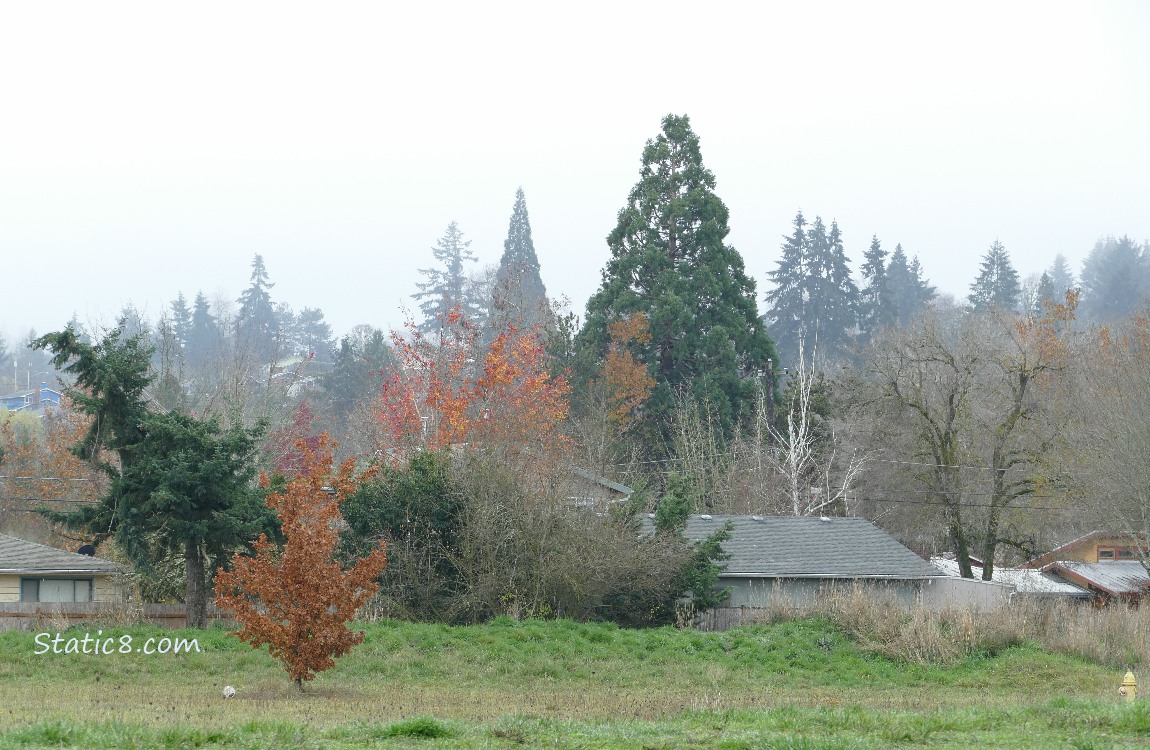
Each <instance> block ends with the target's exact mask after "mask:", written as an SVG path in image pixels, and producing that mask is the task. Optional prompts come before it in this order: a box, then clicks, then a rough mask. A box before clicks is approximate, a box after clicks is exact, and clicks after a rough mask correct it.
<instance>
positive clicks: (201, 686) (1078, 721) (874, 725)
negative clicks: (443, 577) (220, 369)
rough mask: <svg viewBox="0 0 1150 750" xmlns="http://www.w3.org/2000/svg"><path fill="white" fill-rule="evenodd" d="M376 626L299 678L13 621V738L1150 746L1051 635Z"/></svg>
mask: <svg viewBox="0 0 1150 750" xmlns="http://www.w3.org/2000/svg"><path fill="white" fill-rule="evenodd" d="M365 627H366V630H367V639H366V641H365V643H364V644H363V645H361V646H359V647H358V648H357V649H356V650H355V651H354V652H353V653H352V655H351V656H349V657H346V658H344V659H343V660H341V661H340V662H339V663H338V665H337V667H336V668H335V669H333V670H331V671H329V672H327V673H325V674H323V675H321V676H320V677H319V678H318V679H316V680H314V681H313V682H311V683H309V684H308V685H307V686H306V689H305V691H304V692H303V693H302V694H300V693H299V692H298V691H297V690H296V689H295V686H294V685H293V684H292V683H291V682H290V681H289V680H288V678H287V675H286V674H285V673H284V672H283V671H282V670H281V669H280V667H279V665H278V664H277V663H276V662H275V661H273V660H272V659H271V658H270V657H269V656H268V655H267V654H266V653H264V652H262V651H253V650H252V649H250V648H249V647H248V646H246V645H244V644H242V643H240V642H238V641H236V640H235V639H233V638H231V637H229V636H227V635H226V633H225V632H223V631H222V630H208V631H179V632H177V633H172V632H170V631H163V630H159V629H154V628H139V627H138V628H131V629H129V630H123V629H119V630H109V631H106V632H105V633H104V635H103V636H102V637H108V636H111V637H113V638H118V637H119V636H120V635H122V634H125V633H127V634H130V635H132V636H133V638H134V643H136V644H137V645H138V644H141V643H142V642H143V641H144V640H146V639H147V638H148V637H152V636H154V637H160V636H173V635H178V636H179V637H183V638H196V639H197V640H198V642H199V645H200V647H201V649H202V653H199V654H181V655H178V656H176V655H171V654H168V655H158V654H157V655H145V654H140V653H129V654H120V653H115V654H109V655H91V654H89V655H82V654H51V653H47V654H36V653H35V651H36V650H37V644H36V642H35V641H34V640H33V636H34V634H32V633H6V634H3V635H0V719H2V721H0V747H57V748H61V747H77V748H80V747H84V748H86V747H93V748H119V747H139V748H151V747H161V748H201V747H220V748H223V747H250V748H265V747H267V748H280V749H282V748H291V750H298V749H300V748H312V747H314V748H328V747H333V748H342V747H348V748H359V747H432V746H434V747H461V748H471V747H505V748H513V747H543V746H546V747H560V748H565V747H570V748H599V747H603V748H615V747H620V748H636V750H646V749H653V748H680V747H682V748H731V749H732V750H734V749H737V748H774V747H779V748H883V747H892V746H893V747H908V748H909V747H924V746H927V747H940V748H941V747H955V748H960V747H961V748H969V747H1004V748H1005V747H1016V748H1033V747H1066V748H1091V747H1093V748H1104V747H1139V746H1150V709H1148V708H1146V707H1145V706H1146V705H1150V704H1144V703H1142V702H1141V701H1140V702H1137V703H1135V704H1133V705H1125V704H1120V703H1119V701H1118V699H1117V698H1118V696H1117V688H1118V685H1119V683H1120V681H1121V678H1122V673H1121V672H1120V671H1117V670H1115V669H1113V668H1107V667H1101V666H1098V665H1094V664H1090V663H1086V662H1083V661H1079V660H1075V659H1072V658H1069V657H1065V656H1056V655H1051V654H1046V653H1043V652H1042V651H1041V650H1039V649H1038V648H1036V647H1026V646H1024V647H1015V648H1009V649H1006V650H1004V651H1002V652H1001V653H997V654H994V655H983V656H979V657H975V658H970V659H967V660H965V661H963V662H961V663H959V664H957V665H954V666H949V667H932V666H921V665H914V664H903V663H898V662H894V661H890V660H888V659H885V658H882V657H878V656H874V655H871V654H868V653H866V652H864V651H863V650H861V649H859V648H858V647H857V646H856V645H855V644H853V643H852V642H851V641H849V640H848V639H847V638H845V637H844V636H843V635H841V634H840V633H839V632H838V631H837V630H836V628H835V627H834V626H833V625H831V624H829V623H827V622H825V621H822V620H806V621H798V622H791V623H783V624H780V625H776V626H773V627H769V628H765V627H756V628H742V629H738V630H733V631H729V632H727V633H699V632H693V631H678V630H674V629H670V628H664V629H657V630H620V629H618V628H615V627H613V626H610V625H599V624H579V623H573V622H565V621H560V622H526V623H514V622H511V621H508V620H501V621H496V622H495V623H492V624H490V625H483V626H473V627H447V626H441V625H412V624H406V623H379V624H371V625H367V626H365ZM95 631H96V629H95V628H94V627H93V628H81V629H73V630H71V631H68V632H67V633H65V637H72V636H76V637H82V636H83V635H84V633H85V632H90V633H91V634H92V635H93V636H94V635H95ZM225 685H233V686H235V688H236V690H237V696H236V697H235V698H233V699H230V700H225V699H224V698H223V697H222V695H221V691H222V690H223V687H224V686H225ZM1147 689H1150V684H1148V685H1147Z"/></svg>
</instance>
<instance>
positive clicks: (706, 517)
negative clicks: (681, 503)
mask: <svg viewBox="0 0 1150 750" xmlns="http://www.w3.org/2000/svg"><path fill="white" fill-rule="evenodd" d="M699 518H701V519H703V520H704V521H710V520H711V517H710V516H708V515H707V514H706V513H704V514H703V515H701V516H699Z"/></svg>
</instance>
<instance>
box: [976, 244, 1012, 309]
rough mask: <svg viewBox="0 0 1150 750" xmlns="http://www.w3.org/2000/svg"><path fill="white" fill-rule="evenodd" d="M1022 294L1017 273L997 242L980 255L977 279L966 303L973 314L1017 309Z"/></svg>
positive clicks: (1007, 254)
mask: <svg viewBox="0 0 1150 750" xmlns="http://www.w3.org/2000/svg"><path fill="white" fill-rule="evenodd" d="M1021 295H1022V284H1021V282H1020V281H1019V279H1018V271H1015V270H1014V266H1013V265H1012V264H1011V263H1010V254H1009V253H1007V252H1006V248H1005V247H1003V246H1002V243H1001V242H999V241H998V240H995V241H994V244H993V245H991V246H990V249H989V250H987V251H986V255H984V256H982V265H981V267H980V270H979V272H978V278H976V279H975V280H974V283H973V284H971V285H970V297H969V299H970V304H971V306H972V307H973V308H974V309H975V310H976V311H984V310H992V309H998V310H1017V309H1018V303H1019V300H1020V298H1021Z"/></svg>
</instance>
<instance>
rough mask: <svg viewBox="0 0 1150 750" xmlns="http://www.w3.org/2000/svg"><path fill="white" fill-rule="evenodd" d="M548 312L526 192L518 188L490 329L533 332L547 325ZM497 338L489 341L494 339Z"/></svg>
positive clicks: (493, 291)
mask: <svg viewBox="0 0 1150 750" xmlns="http://www.w3.org/2000/svg"><path fill="white" fill-rule="evenodd" d="M548 311H549V308H548V305H547V288H546V287H544V286H543V279H542V278H541V277H540V275H539V258H538V257H537V256H536V255H535V243H534V242H533V241H532V239H531V219H530V218H529V217H528V216H527V199H526V198H525V197H524V195H523V188H519V189H518V190H516V191H515V207H514V208H513V209H512V211H511V223H510V226H508V228H507V239H506V240H505V241H504V243H503V257H502V258H500V259H499V270H498V271H497V272H496V274H495V287H494V289H493V290H492V295H491V310H490V319H489V323H488V328H489V329H490V330H491V331H493V332H496V334H497V332H498V331H499V330H502V329H503V328H505V327H506V326H507V325H508V324H511V325H515V326H517V327H519V328H533V327H535V326H537V325H540V324H542V323H544V322H546V321H547V318H548ZM496 334H492V335H489V336H488V337H486V338H494V335H496Z"/></svg>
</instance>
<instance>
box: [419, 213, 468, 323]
mask: <svg viewBox="0 0 1150 750" xmlns="http://www.w3.org/2000/svg"><path fill="white" fill-rule="evenodd" d="M431 254H432V255H433V256H435V259H436V260H437V261H439V264H440V267H438V268H421V269H419V272H420V273H421V274H423V275H424V277H425V278H426V279H427V280H426V281H423V282H420V283H418V284H416V286H418V287H419V291H418V292H417V293H415V294H413V295H411V297H412V299H415V300H417V301H419V309H420V310H421V311H423V322H422V323H420V324H419V330H421V331H423V332H424V333H429V332H432V331H438V330H439V329H440V328H442V327H443V321H444V320H446V318H447V315H448V313H450V312H451V311H452V310H454V309H457V308H458V309H459V310H460V311H461V312H462V313H463V315H464V317H466V318H468V319H474V318H475V316H476V314H477V313H478V308H479V305H478V304H477V301H476V300H474V299H472V298H471V296H470V294H468V290H469V287H470V285H469V284H468V283H467V273H466V271H465V270H464V267H463V264H464V263H466V262H471V263H474V262H475V261H476V258H475V254H474V253H472V252H471V240H465V239H463V232H462V231H460V229H459V225H458V224H456V223H455V222H454V221H453V222H451V223H450V224H448V225H447V231H446V232H444V234H443V236H442V237H440V238H439V242H437V243H436V245H435V247H433V248H431Z"/></svg>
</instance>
